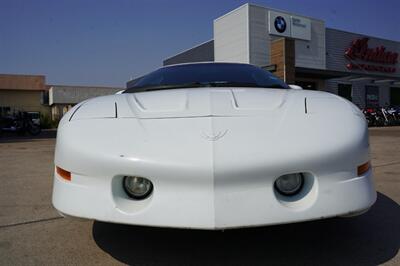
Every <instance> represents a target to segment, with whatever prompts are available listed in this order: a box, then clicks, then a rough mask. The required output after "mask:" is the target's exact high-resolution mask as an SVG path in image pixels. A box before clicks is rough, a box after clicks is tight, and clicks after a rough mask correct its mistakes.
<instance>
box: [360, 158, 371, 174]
mask: <svg viewBox="0 0 400 266" xmlns="http://www.w3.org/2000/svg"><path fill="white" fill-rule="evenodd" d="M369 168H371V164H370V162H369V161H368V162H366V163H363V164H362V165H359V166H358V167H357V175H358V176H361V175H363V174H365V173H366V172H368V170H369Z"/></svg>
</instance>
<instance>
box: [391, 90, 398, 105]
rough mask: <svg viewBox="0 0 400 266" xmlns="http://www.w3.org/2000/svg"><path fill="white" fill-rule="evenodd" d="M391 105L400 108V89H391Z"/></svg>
mask: <svg viewBox="0 0 400 266" xmlns="http://www.w3.org/2000/svg"><path fill="white" fill-rule="evenodd" d="M390 105H391V106H400V87H391V88H390Z"/></svg>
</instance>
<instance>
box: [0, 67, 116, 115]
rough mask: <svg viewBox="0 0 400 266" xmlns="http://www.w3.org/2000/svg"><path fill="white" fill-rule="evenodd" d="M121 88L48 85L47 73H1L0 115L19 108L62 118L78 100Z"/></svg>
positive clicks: (15, 111) (12, 112)
mask: <svg viewBox="0 0 400 266" xmlns="http://www.w3.org/2000/svg"><path fill="white" fill-rule="evenodd" d="M120 90H122V88H118V87H100V86H65V85H47V84H46V77H45V76H44V75H19V74H0V118H1V117H2V116H7V115H12V114H15V113H17V112H21V111H24V112H31V113H37V114H38V115H40V116H44V117H46V116H47V117H49V118H51V119H52V120H54V121H57V120H59V119H60V118H61V117H62V116H63V115H64V114H65V113H66V112H67V111H68V110H69V109H71V108H72V107H73V106H74V105H75V104H77V103H79V102H81V101H84V100H87V99H90V98H93V97H97V96H103V95H110V94H114V93H116V92H118V91H120Z"/></svg>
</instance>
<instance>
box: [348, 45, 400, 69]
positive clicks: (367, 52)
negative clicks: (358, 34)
mask: <svg viewBox="0 0 400 266" xmlns="http://www.w3.org/2000/svg"><path fill="white" fill-rule="evenodd" d="M368 41H369V38H361V39H356V40H354V41H353V42H352V43H351V46H350V47H349V48H347V49H346V51H345V56H346V57H347V59H349V60H357V59H358V60H362V61H366V62H372V63H379V64H384V65H372V64H364V63H361V64H358V63H355V62H350V63H349V64H347V65H346V67H347V68H348V69H350V70H353V69H363V70H367V71H376V72H385V73H394V72H396V68H395V67H393V66H387V65H395V64H397V62H398V57H399V54H398V53H396V52H391V51H386V47H385V46H383V45H381V46H378V47H375V48H369V47H368Z"/></svg>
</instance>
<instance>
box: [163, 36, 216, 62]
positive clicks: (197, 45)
mask: <svg viewBox="0 0 400 266" xmlns="http://www.w3.org/2000/svg"><path fill="white" fill-rule="evenodd" d="M211 41H214V38H212V39H209V40H208V41H205V42H202V43H199V44H196V45H195V46H192V47H190V48H187V49H185V50H182V51H180V52H177V53H176V54H174V55H171V56H170V57H167V58H165V59H163V61H165V60H168V59H171V58H172V57H175V56H177V55H180V54H183V53H185V52H188V51H190V50H192V49H194V48H197V47H199V46H202V45H203V44H206V43H208V42H211Z"/></svg>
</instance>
